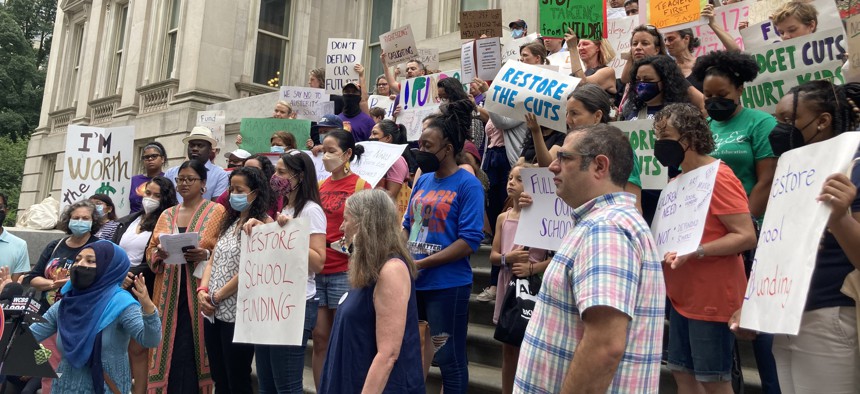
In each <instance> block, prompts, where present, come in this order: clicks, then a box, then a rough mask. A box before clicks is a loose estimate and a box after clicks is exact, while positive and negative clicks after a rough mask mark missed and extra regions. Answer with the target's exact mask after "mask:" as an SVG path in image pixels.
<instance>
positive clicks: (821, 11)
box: [740, 0, 842, 48]
mask: <svg viewBox="0 0 860 394" xmlns="http://www.w3.org/2000/svg"><path fill="white" fill-rule="evenodd" d="M808 3H810V4H812V5H813V6H815V9H816V10H818V31H821V29H835V28H837V27H839V26H842V20H841V19H839V11H838V10H837V9H836V2H834V1H832V0H814V1H811V2H808ZM754 4H761V3H754ZM750 12H752V8H751V9H750ZM769 15H770V14H768V17H769ZM768 17H765V19H764V20H762V21H760V22H753V20H755V18H753V17H749V18H748V19H749V27H747V28H746V29H743V30H741V31H740V34H741V37H742V38H743V40H744V47H745V48H759V47H762V46H764V45H765V44H768V43H776V42H780V41H782V38H781V37H780V36H779V32H778V31H777V30H776V26H774V24H773V22H771V20H770V19H768Z"/></svg>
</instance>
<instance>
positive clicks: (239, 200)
mask: <svg viewBox="0 0 860 394" xmlns="http://www.w3.org/2000/svg"><path fill="white" fill-rule="evenodd" d="M249 205H251V203H249V202H248V195H247V194H238V193H230V206H231V207H233V209H234V210H236V211H239V212H242V211H244V210H246V209H248V206H249Z"/></svg>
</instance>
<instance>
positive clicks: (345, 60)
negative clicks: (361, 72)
mask: <svg viewBox="0 0 860 394" xmlns="http://www.w3.org/2000/svg"><path fill="white" fill-rule="evenodd" d="M362 48H364V40H353V39H349V38H329V39H328V50H327V51H326V54H325V92H326V93H328V94H341V93H343V87H344V86H346V84H347V83H349V82H351V81H356V82H357V81H358V72H356V71H355V65H356V64H357V63H361V53H362Z"/></svg>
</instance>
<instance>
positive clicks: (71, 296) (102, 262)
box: [58, 241, 140, 368]
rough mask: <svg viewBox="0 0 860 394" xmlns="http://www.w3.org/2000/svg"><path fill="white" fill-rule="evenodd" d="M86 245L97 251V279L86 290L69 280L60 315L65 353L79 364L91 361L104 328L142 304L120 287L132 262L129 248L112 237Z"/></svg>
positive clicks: (69, 359) (69, 358)
mask: <svg viewBox="0 0 860 394" xmlns="http://www.w3.org/2000/svg"><path fill="white" fill-rule="evenodd" d="M84 249H93V250H94V251H95V255H96V281H95V283H93V285H92V286H90V287H88V288H87V289H85V290H78V289H75V288H74V287H73V286H72V283H71V281H69V282H67V283H66V285H65V286H63V289H62V293H63V299H62V300H60V306H59V316H58V326H59V327H58V328H59V335H60V340H61V341H62V344H63V350H64V352H63V356H64V357H65V358H66V360H67V361H68V362H69V363H70V364H71V365H72V366H73V367H75V368H82V367H84V366H85V365H86V364H87V361H88V360H89V359H90V356H91V355H92V354H93V348H94V345H95V339H96V335H98V334H99V333H100V332H101V330H103V329H104V328H105V327H107V326H108V325H109V324H111V323H112V322H113V321H114V320H116V318H117V317H118V316H119V315H120V313H122V311H124V310H125V309H126V308H128V307H129V306H132V305H140V303H138V302H137V300H135V299H134V297H132V296H131V294H129V293H128V292H127V291H125V290H123V289H122V288H121V287H120V286H121V285H122V281H123V280H124V279H125V277H126V274H127V273H128V269H129V267H130V265H131V263H130V262H129V260H128V255H127V254H126V253H125V251H124V250H122V248H120V247H119V246H117V245H116V244H114V243H113V242H110V241H96V242H93V243H91V244H89V245H87V246H85V247H84ZM99 350H101V349H99ZM99 353H100V352H99Z"/></svg>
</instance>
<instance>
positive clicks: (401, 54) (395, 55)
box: [379, 25, 418, 66]
mask: <svg viewBox="0 0 860 394" xmlns="http://www.w3.org/2000/svg"><path fill="white" fill-rule="evenodd" d="M379 44H380V45H382V51H383V52H385V60H386V62H387V63H388V64H389V65H391V66H393V65H395V64H400V63H406V62H407V61H409V60H412V59H415V58H417V57H418V48H417V47H416V46H415V36H414V35H412V26H411V25H406V26H403V27H401V28H397V29H394V30H392V31H390V32H388V33H385V34H382V35H380V36H379Z"/></svg>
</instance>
